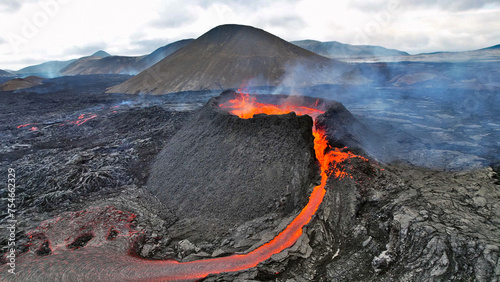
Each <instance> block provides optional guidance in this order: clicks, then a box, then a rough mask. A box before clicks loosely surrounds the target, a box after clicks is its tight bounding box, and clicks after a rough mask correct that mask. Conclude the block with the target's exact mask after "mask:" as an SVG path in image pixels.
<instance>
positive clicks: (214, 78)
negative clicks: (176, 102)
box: [108, 25, 335, 94]
mask: <svg viewBox="0 0 500 282" xmlns="http://www.w3.org/2000/svg"><path fill="white" fill-rule="evenodd" d="M334 63H335V62H333V61H332V60H330V59H328V58H325V57H322V56H320V55H317V54H315V53H313V52H310V51H307V50H305V49H302V48H300V47H298V46H295V45H293V44H291V43H289V42H287V41H285V40H283V39H281V38H278V37H276V36H274V35H272V34H270V33H268V32H265V31H263V30H261V29H257V28H253V27H250V26H241V25H222V26H218V27H216V28H214V29H212V30H210V31H208V32H207V33H205V34H203V35H202V36H201V37H199V38H198V39H196V40H195V41H193V42H192V43H190V44H189V45H188V46H186V47H184V48H182V49H181V50H179V51H177V52H175V54H172V55H171V56H168V57H167V58H165V59H163V60H162V61H160V62H159V63H157V64H156V65H154V66H152V67H151V68H148V69H146V70H145V71H143V72H141V73H139V74H138V75H136V76H135V77H133V78H131V79H129V80H127V81H125V82H124V83H122V84H120V85H117V86H115V87H112V88H110V90H109V91H108V92H110V93H129V94H135V93H141V92H146V93H152V94H165V93H171V92H180V91H189V90H205V89H227V88H235V87H238V86H240V85H241V83H242V81H243V80H246V79H250V78H254V79H255V81H256V82H255V84H257V85H279V84H280V83H281V82H282V81H283V79H284V75H285V73H286V72H287V70H288V69H289V68H290V67H293V66H294V65H297V64H301V65H303V66H306V67H307V66H311V67H314V68H321V67H325V66H330V65H332V64H334Z"/></svg>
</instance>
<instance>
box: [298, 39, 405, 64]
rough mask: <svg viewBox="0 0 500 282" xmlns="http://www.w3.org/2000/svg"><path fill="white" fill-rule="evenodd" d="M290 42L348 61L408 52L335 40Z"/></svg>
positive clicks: (323, 54)
mask: <svg viewBox="0 0 500 282" xmlns="http://www.w3.org/2000/svg"><path fill="white" fill-rule="evenodd" d="M291 43H293V44H295V45H297V46H300V47H302V48H304V49H307V50H309V51H312V52H314V53H316V54H319V55H322V56H325V57H328V58H332V59H337V60H341V61H349V60H352V59H362V58H380V57H386V56H408V55H410V54H408V53H406V52H402V51H398V50H395V49H387V48H384V47H380V46H371V45H350V44H344V43H340V42H337V41H328V42H321V41H315V40H301V41H291Z"/></svg>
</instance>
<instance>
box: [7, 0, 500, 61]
mask: <svg viewBox="0 0 500 282" xmlns="http://www.w3.org/2000/svg"><path fill="white" fill-rule="evenodd" d="M54 2H56V3H59V6H58V7H57V9H55V8H54V9H52V11H51V10H50V9H49V10H47V9H46V8H43V5H42V4H44V5H45V6H47V5H48V3H54ZM498 14H500V4H499V3H498V1H497V0H474V1H473V0H455V1H452V0H438V1H431V0H422V1H410V0H372V1H364V0H338V1H327V0H295V1H285V0H280V1H263V0H257V1H230V0H211V1H209V0H186V1H181V0H148V1H147V2H144V1H142V2H141V1H136V0H108V1H100V0H22V1H12V0H5V1H2V2H1V3H0V19H1V25H0V34H1V35H2V38H3V39H4V40H3V43H2V41H1V39H0V58H1V59H0V69H2V68H11V69H19V68H21V67H24V66H25V65H26V64H28V63H30V64H31V63H33V61H34V60H39V62H43V61H48V60H55V59H61V60H63V59H69V58H75V57H79V56H84V55H88V52H89V51H90V49H92V48H94V47H95V48H98V47H101V48H106V50H105V51H107V52H109V53H112V54H123V55H142V54H144V53H141V52H150V51H153V50H154V49H156V48H158V47H160V46H163V45H166V44H168V43H171V42H173V41H176V40H180V39H184V38H196V37H198V36H200V35H202V34H203V33H204V32H206V31H208V30H209V29H211V28H213V27H215V26H217V25H220V24H227V23H236V24H246V25H252V26H255V27H258V28H262V29H264V30H266V31H268V32H271V33H273V34H275V35H277V36H279V37H282V38H283V39H286V40H299V39H316V40H321V41H339V42H344V43H350V44H371V45H381V46H384V47H388V48H394V49H399V50H403V51H407V52H410V53H419V52H431V51H440V50H468V49H469V50H470V49H478V48H483V47H487V46H491V45H495V44H498V43H500V22H499V21H498ZM16 39H17V41H16ZM4 58H8V60H9V61H6V59H4ZM27 58H29V61H28V59H27Z"/></svg>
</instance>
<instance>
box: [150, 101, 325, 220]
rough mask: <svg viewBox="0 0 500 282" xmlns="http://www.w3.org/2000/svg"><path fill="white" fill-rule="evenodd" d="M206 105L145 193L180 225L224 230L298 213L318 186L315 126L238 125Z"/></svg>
mask: <svg viewBox="0 0 500 282" xmlns="http://www.w3.org/2000/svg"><path fill="white" fill-rule="evenodd" d="M231 97H234V92H227V93H226V94H223V95H221V96H219V97H218V98H213V99H211V100H210V101H209V102H208V103H207V104H206V105H205V106H204V107H203V108H202V109H201V110H200V111H199V113H198V114H196V115H195V116H194V117H193V118H192V119H191V120H190V121H189V122H187V123H186V125H185V126H184V127H183V128H182V129H181V130H179V132H178V133H177V134H176V135H175V136H174V137H172V139H171V140H170V141H169V143H168V144H167V146H165V148H164V149H163V150H162V152H161V153H160V154H159V155H158V157H157V159H156V161H155V162H154V164H153V165H152V169H151V176H150V178H149V180H148V188H149V189H150V190H151V192H152V193H153V194H155V195H156V196H157V197H158V198H159V200H160V201H162V202H163V203H164V204H166V206H168V207H169V208H170V209H172V210H173V211H174V212H175V214H176V215H177V217H179V219H181V220H182V219H184V220H186V219H192V220H193V221H194V222H196V223H197V224H200V223H203V224H208V225H210V224H211V223H212V224H214V223H217V224H219V226H221V229H223V228H224V226H228V224H229V225H232V224H238V223H239V224H241V223H243V222H245V221H248V220H252V219H256V218H258V217H260V216H264V215H266V214H269V213H272V212H278V213H282V214H283V215H285V214H289V213H291V212H294V211H297V210H298V209H301V208H302V207H303V206H304V205H305V203H306V202H307V199H308V193H309V192H310V189H311V188H312V187H313V186H315V183H316V181H317V180H318V179H319V174H318V167H317V164H316V157H315V153H314V144H313V140H314V137H313V135H312V125H313V122H312V118H311V117H309V116H297V115H295V114H294V113H291V114H287V115H280V116H268V115H259V116H256V117H255V118H253V119H240V118H239V117H237V116H234V115H232V114H230V113H229V112H227V111H225V110H223V109H220V108H219V107H218V105H219V103H221V101H224V100H226V99H229V98H231Z"/></svg>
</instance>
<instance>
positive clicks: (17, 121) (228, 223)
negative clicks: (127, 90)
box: [0, 75, 500, 281]
mask: <svg viewBox="0 0 500 282" xmlns="http://www.w3.org/2000/svg"><path fill="white" fill-rule="evenodd" d="M128 78H130V77H129V76H122V75H91V76H75V77H62V78H56V79H51V80H48V81H46V82H44V84H43V85H41V86H36V87H33V88H30V89H26V90H19V91H14V92H0V100H1V103H0V117H1V120H2V123H1V124H0V138H1V148H0V167H1V170H0V171H1V173H2V174H1V175H3V176H4V177H5V179H7V175H8V169H9V168H11V169H14V170H15V175H16V187H17V189H16V206H17V208H16V212H15V217H16V219H17V226H16V249H17V252H18V254H17V259H18V263H17V267H18V270H19V276H18V277H17V279H18V280H16V281H35V280H44V279H45V280H46V281H65V278H67V279H71V277H73V276H71V275H76V276H74V277H82V276H78V275H87V274H88V275H91V274H89V273H94V275H95V276H94V277H99V278H102V279H107V280H110V281H113V280H120V279H122V278H123V277H134V279H139V280H141V279H144V280H147V279H149V278H151V277H153V276H148V275H151V273H153V272H154V269H152V268H150V262H151V261H150V260H161V261H164V260H172V259H175V260H177V261H180V262H194V261H198V260H203V259H212V258H222V257H227V256H230V255H232V254H235V253H248V252H250V251H252V250H254V249H256V248H257V247H258V246H260V245H262V244H263V243H265V242H268V241H269V240H271V239H272V238H274V237H275V236H276V235H277V234H278V233H279V232H280V231H281V230H283V228H284V227H285V226H286V225H287V224H288V223H289V222H290V221H291V220H292V219H293V218H294V217H295V216H296V214H297V213H298V211H299V210H300V209H301V206H302V205H304V204H305V202H307V200H308V194H309V193H310V192H311V191H310V190H311V189H312V186H314V185H315V184H317V183H315V182H317V181H318V178H319V176H318V175H319V170H318V168H317V166H316V165H315V163H314V158H313V157H312V155H307V152H309V153H310V151H311V147H308V146H312V145H311V143H310V142H312V139H311V138H309V137H311V136H310V134H309V135H308V134H305V135H304V134H302V135H300V134H299V135H293V134H295V133H296V131H294V130H296V129H297V128H298V129H301V130H303V129H304V128H310V127H312V120H310V119H309V120H308V118H307V117H300V118H297V117H294V116H293V115H290V116H288V115H287V116H284V117H265V116H264V117H260V116H259V118H268V119H266V121H265V122H262V124H264V125H263V126H266V128H267V129H266V130H263V129H262V130H259V129H258V128H254V129H253V131H251V132H250V133H249V134H252V138H253V139H252V138H249V139H248V140H250V141H248V143H249V146H250V145H251V146H254V147H255V148H259V150H262V151H265V150H266V148H267V150H268V151H269V153H267V154H268V155H262V156H259V158H258V160H257V159H255V160H256V161H262V163H263V166H264V167H266V166H267V167H268V168H270V167H272V166H273V162H276V161H278V159H277V156H274V155H272V152H279V151H280V150H287V151H289V150H290V149H283V148H282V147H281V146H279V144H276V143H272V142H271V141H269V140H267V142H270V143H269V144H268V145H266V146H265V147H266V148H261V147H259V146H260V145H259V144H257V145H255V144H254V143H256V142H254V141H255V140H256V136H255V135H257V136H258V134H259V131H260V132H262V135H263V137H266V138H269V136H271V135H272V134H271V132H274V131H272V130H271V129H272V128H273V127H276V126H278V125H280V124H285V125H286V126H287V127H286V128H287V129H286V130H282V131H279V132H278V133H279V134H282V135H283V134H287V130H288V131H290V136H298V137H300V138H302V139H300V140H296V139H295V138H290V136H285V137H282V139H279V140H281V142H282V143H281V144H283V146H299V145H300V146H302V145H303V146H304V147H300V148H296V151H293V152H294V154H302V153H304V154H305V155H304V156H301V157H300V158H301V159H300V162H299V165H296V166H294V169H292V168H290V167H291V165H290V167H288V166H287V165H288V164H287V163H284V164H282V167H279V169H281V170H283V171H286V173H283V174H281V176H283V175H289V176H290V177H291V178H292V180H294V181H295V182H294V183H290V187H278V188H276V190H275V191H264V192H262V193H256V192H252V191H250V192H249V193H247V194H245V197H257V196H263V195H266V197H267V196H269V197H274V196H276V197H278V196H279V195H281V194H283V197H282V198H283V199H281V198H280V197H278V198H277V200H276V201H271V200H270V201H269V202H258V203H255V202H254V201H252V199H250V198H249V199H247V200H246V201H239V202H238V205H242V209H241V212H240V213H238V207H237V206H235V205H234V203H232V205H228V206H229V207H230V210H228V211H224V209H223V208H222V207H221V205H223V202H221V201H218V200H220V199H212V198H213V197H212V198H211V197H210V196H207V197H206V198H202V199H199V201H197V199H196V198H195V197H203V193H208V192H210V191H201V192H200V191H198V192H200V193H199V194H196V193H191V194H183V193H180V194H177V195H176V197H177V198H176V197H172V198H168V193H167V194H166V195H165V194H162V193H164V192H162V193H156V192H155V191H156V190H158V187H160V186H161V183H158V181H161V179H174V180H175V181H178V182H179V183H178V184H179V185H180V184H182V183H180V182H181V180H182V178H181V177H179V175H173V176H172V175H170V176H168V177H165V176H162V177H165V178H161V179H160V180H158V175H161V174H162V173H163V174H167V175H168V173H169V172H170V171H172V173H177V174H181V173H184V172H185V171H187V168H186V167H185V164H183V163H181V162H182V156H183V155H185V157H186V158H191V157H192V156H202V157H203V158H205V159H203V160H202V162H203V165H207V164H210V163H211V161H212V159H213V166H214V170H213V171H214V172H215V173H217V175H215V176H214V175H206V177H207V179H209V181H211V182H210V183H208V184H207V187H208V188H210V189H216V188H217V185H216V183H214V181H219V180H220V181H221V183H224V181H225V180H224V179H222V180H221V179H219V180H218V177H221V178H224V177H228V178H229V177H230V178H231V179H230V180H228V181H227V183H237V180H238V177H237V175H236V173H235V172H234V171H231V172H228V173H227V175H224V171H225V170H226V169H228V168H227V167H223V166H221V165H220V163H219V162H217V158H222V155H223V154H222V153H221V152H220V151H217V150H218V146H216V145H217V144H212V145H213V147H210V148H208V150H210V151H207V152H204V153H203V152H202V153H199V152H198V153H197V152H191V151H189V150H190V149H191V148H192V149H196V150H204V149H207V146H208V145H207V144H208V143H207V144H205V143H203V142H202V141H199V142H197V143H194V144H192V145H189V144H185V143H179V142H186V141H185V139H186V138H194V137H196V136H198V133H199V132H202V134H203V136H202V137H203V140H204V141H205V142H212V141H213V140H216V141H217V142H220V143H221V144H222V143H224V142H225V143H224V146H226V145H227V144H231V142H238V144H241V143H242V142H244V140H243V139H241V138H240V137H239V135H235V132H238V134H243V133H244V132H245V130H244V128H242V127H241V124H243V123H241V124H240V123H239V122H238V121H232V122H234V124H232V123H231V122H228V121H227V120H229V119H227V116H226V117H225V118H221V119H220V120H219V121H221V122H220V123H217V126H214V125H213V124H212V125H210V124H211V122H213V121H208V122H207V126H206V128H204V127H205V125H204V123H201V122H202V119H203V118H204V117H206V116H209V117H210V116H213V114H210V113H209V114H207V112H206V111H207V109H206V107H207V106H206V103H207V102H208V101H209V100H210V99H211V98H213V97H217V96H219V95H220V93H221V92H222V91H221V90H217V91H199V92H185V93H177V94H169V95H160V96H148V95H121V94H105V91H106V89H107V88H108V87H110V86H113V85H117V84H119V83H121V82H123V81H125V80H126V79H128ZM251 91H253V92H256V93H266V94H269V93H273V92H280V91H281V92H280V93H289V92H292V91H291V90H290V89H271V88H255V89H251ZM294 91H295V92H296V91H297V89H294ZM366 91H367V90H361V89H356V88H355V87H352V88H347V87H340V86H318V87H311V88H307V89H301V92H302V93H305V94H307V95H309V96H316V97H322V98H327V99H331V100H338V101H340V102H342V103H343V104H344V105H345V106H346V108H347V110H348V112H344V111H340V110H339V111H331V112H328V113H329V114H327V115H325V116H323V117H322V118H321V119H320V121H321V124H323V125H326V126H327V128H329V130H327V133H328V134H329V135H328V136H329V138H330V139H329V141H330V144H332V145H334V146H338V147H341V148H342V147H343V146H344V145H349V146H351V147H352V151H354V153H356V154H360V155H363V156H364V157H366V158H368V159H369V160H364V159H361V158H352V159H349V160H347V161H345V162H343V163H342V167H343V169H344V170H345V172H346V173H347V174H348V175H350V176H351V177H344V178H335V177H330V178H329V179H328V182H327V184H326V194H325V197H324V200H323V203H322V204H321V205H320V207H319V209H318V210H317V212H316V213H315V215H314V216H313V218H312V219H311V221H310V222H309V224H308V225H307V226H306V227H305V228H304V232H303V234H302V235H301V236H300V238H299V240H298V241H297V242H296V243H295V244H294V245H293V246H292V247H291V248H289V249H287V250H285V251H283V252H281V253H279V254H277V255H274V256H272V257H271V258H270V259H268V260H266V261H264V262H261V263H259V264H258V265H257V266H256V267H251V268H249V269H246V270H242V271H238V272H231V273H214V274H211V275H208V276H206V277H205V278H204V280H206V281H230V280H234V279H247V280H250V281H287V280H288V281H332V280H356V281H373V280H380V281H387V280H392V279H402V280H425V279H437V280H474V279H475V280H479V281H495V279H498V277H500V247H499V246H500V240H499V238H500V236H499V234H500V189H499V185H500V180H499V177H498V173H500V172H499V166H498V160H499V152H500V144H499V143H498V142H499V141H498V140H500V139H499V138H498V135H499V130H500V127H499V126H500V125H499V122H498V118H497V117H496V116H495V113H494V111H493V110H494V109H495V107H494V106H492V105H491V103H490V102H491V101H493V102H495V101H498V98H494V97H493V95H492V94H491V91H490V92H488V91H486V90H484V91H483V92H481V91H478V92H475V93H476V94H475V96H474V97H475V98H474V99H473V100H464V97H466V95H465V94H464V93H458V94H457V95H456V96H455V99H462V100H464V101H465V102H459V103H450V99H449V98H446V99H444V98H442V97H443V96H440V97H441V98H440V99H434V98H435V97H434V98H433V95H432V93H433V92H432V90H429V92H427V94H426V95H421V94H419V95H414V94H412V91H410V90H401V89H396V88H377V89H373V91H371V92H370V95H369V96H370V97H371V100H370V102H368V99H361V98H360V97H367V92H366ZM434 91H435V93H438V92H439V91H438V90H436V89H435V90H434ZM480 94H484V95H480ZM481 97H486V98H485V99H484V100H482V98H481ZM492 97H493V98H492ZM487 99H490V100H487ZM210 101H214V100H210ZM460 107H464V108H463V109H462V111H461V112H462V113H464V114H463V115H461V116H460V117H457V116H456V115H455V114H456V113H457V112H458V111H459V108H460ZM478 109H480V110H481V111H478ZM492 109H493V110H492ZM349 112H350V113H349ZM339 113H341V114H339ZM351 113H352V115H351ZM226 114H227V115H230V114H229V113H226ZM230 118H231V119H234V120H236V119H237V117H235V116H231V117H230ZM456 118H459V119H460V121H459V122H456ZM339 121H341V122H339ZM196 122H198V123H196ZM249 122H251V121H249ZM296 122H298V123H296ZM256 124H257V125H256ZM258 124H259V121H258V120H257V119H256V120H255V121H254V125H253V126H261V125H258ZM233 125H234V126H233ZM236 125H237V126H236ZM186 126H189V128H185V127H186ZM335 126H338V129H337V130H336V129H335ZM450 126H454V127H453V128H452V127H450ZM340 127H342V128H340ZM183 128H184V129H183ZM210 128H214V130H212V131H211V130H210ZM452 129H453V130H452ZM241 132H243V133H241ZM217 134H219V135H217ZM266 134H267V135H266ZM221 136H223V137H224V138H221ZM254 139H255V140H254ZM309 139H311V140H309ZM183 140H184V141H183ZM211 140H212V141H211ZM172 142H174V143H175V144H174V145H172V144H173V143H172ZM214 142H215V141H214ZM308 142H309V143H308ZM271 143H272V144H271ZM252 144H253V145H252ZM297 144H299V145H297ZM304 144H305V145H304ZM308 144H309V145H308ZM202 145H203V146H202ZM234 148H235V150H236V151H234V152H231V154H228V156H229V155H231V156H233V155H237V154H238V152H241V153H247V151H245V150H247V149H246V148H244V146H242V145H238V146H235V147H234ZM238 150H239V151H238ZM342 150H346V151H347V150H350V149H342ZM268 151H266V152H268ZM185 152H189V153H185ZM214 156H216V157H217V158H215V157H214ZM169 158H172V161H175V162H176V163H173V164H169V163H168V160H169ZM284 159H286V160H287V162H291V161H293V160H295V159H299V158H298V157H297V156H294V155H293V154H290V155H289V156H285V158H284ZM311 160H312V162H311ZM158 162H160V163H161V167H162V168H164V169H165V170H166V171H163V172H161V173H160V172H158V171H156V172H154V173H153V176H152V171H153V170H158V169H159V168H158ZM189 162H190V163H194V161H193V159H189ZM155 163H156V165H154V164H155ZM200 163H201V162H200ZM304 163H305V164H306V165H304V166H303V167H301V166H300V164H302V165H303V164H304ZM237 165H238V168H237V169H238V171H239V172H241V173H245V169H246V168H245V166H244V162H242V161H241V162H238V163H237ZM249 167H251V168H252V169H257V168H258V167H259V164H258V163H257V162H255V163H251V164H250V165H249ZM229 169H231V168H229ZM287 169H289V170H287ZM208 173H210V172H209V171H203V174H201V173H200V174H196V175H195V176H196V179H197V180H196V181H198V182H200V179H201V180H202V179H203V177H204V175H205V174H208ZM259 174H260V173H255V171H252V173H249V174H245V175H243V176H242V177H241V179H243V180H244V181H246V183H249V186H248V187H247V189H252V185H254V186H255V185H256V184H255V183H254V182H252V181H253V179H254V178H255V177H257V176H258V175H259ZM303 174H307V175H303ZM155 175H156V176H155ZM185 177H186V183H191V182H190V181H191V180H188V179H187V178H188V177H189V175H185ZM294 177H295V178H294ZM269 179H271V178H269ZM243 180H242V181H243ZM285 180H286V179H281V178H280V179H278V180H277V181H276V183H282V182H283V181H285ZM207 181H208V180H207ZM198 184H199V183H198ZM191 186H193V185H191V184H189V185H187V186H186V187H185V189H188V188H189V187H191ZM200 187H201V185H200ZM200 189H201V188H200ZM294 189H295V190H294ZM297 189H298V190H297ZM300 189H302V190H300ZM173 190H175V189H170V191H169V193H173V192H172V191H173ZM297 191H298V192H297ZM0 192H1V193H2V195H4V194H7V187H4V186H2V187H1V190H0ZM217 193H220V191H218V192H217ZM256 194H259V195H256ZM240 200H241V199H240ZM169 201H176V202H174V203H172V202H169ZM197 202H199V203H202V204H203V205H199V206H196V207H193V209H192V210H186V209H189V206H190V205H196V204H197ZM176 203H178V205H177V206H176V205H175V204H176ZM210 203H213V204H214V205H217V206H210ZM7 204H8V202H7V201H2V202H1V203H0V210H1V211H2V213H4V212H5V211H7ZM183 211H184V213H182V212H183ZM197 212H212V214H211V215H213V214H222V215H223V216H224V217H223V219H215V220H213V221H211V222H209V223H207V221H198V222H197V221H196V220H193V218H196V216H193V215H195V214H196V213H197ZM180 213H181V215H182V214H189V215H190V216H189V217H186V218H183V217H182V216H179V215H180ZM231 214H236V215H237V216H235V217H234V220H231V217H230V215H231ZM200 218H201V220H203V219H206V218H204V217H203V216H200ZM221 218H222V217H221ZM6 220H8V218H7V217H6V216H2V218H1V219H0V223H1V224H5V222H6ZM218 222H219V223H221V224H220V225H217V223H218ZM68 226H70V227H71V228H68ZM2 232H5V234H3V233H2V234H1V235H2V236H1V238H2V241H1V242H0V247H2V254H4V256H3V257H2V260H3V261H2V265H0V270H1V271H2V273H4V272H5V273H6V271H7V268H8V264H7V262H8V259H7V257H6V255H7V252H6V251H7V249H6V248H5V247H6V246H7V245H8V243H9V241H8V239H5V238H8V234H7V232H8V230H2ZM146 259H147V260H146ZM63 261H66V263H64V264H63V263H62V262H63ZM151 264H154V263H151ZM158 264H161V263H158ZM119 266H120V267H122V268H123V269H127V270H126V271H121V270H120V273H119V275H118V274H117V276H113V271H114V269H115V268H117V267H119ZM164 267H169V266H164ZM136 269H137V272H134V271H135V270H136ZM85 271H87V273H84V272H85ZM127 271H129V272H127ZM129 274H130V276H126V275H129ZM120 275H122V276H120ZM141 275H142V276H141ZM83 277H85V276H83ZM119 277H121V278H119ZM10 278H12V277H10ZM2 279H3V278H2ZM289 279H292V280H289ZM12 281H14V280H12Z"/></svg>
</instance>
